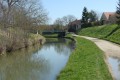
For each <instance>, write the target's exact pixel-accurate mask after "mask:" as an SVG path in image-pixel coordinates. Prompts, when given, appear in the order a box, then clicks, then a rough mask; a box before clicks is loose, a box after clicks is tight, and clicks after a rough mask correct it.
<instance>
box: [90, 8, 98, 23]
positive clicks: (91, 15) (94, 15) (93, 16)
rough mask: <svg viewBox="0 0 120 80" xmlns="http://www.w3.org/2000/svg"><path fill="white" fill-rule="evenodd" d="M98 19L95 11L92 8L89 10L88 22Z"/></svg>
mask: <svg viewBox="0 0 120 80" xmlns="http://www.w3.org/2000/svg"><path fill="white" fill-rule="evenodd" d="M96 21H98V16H97V13H96V12H95V11H93V10H91V11H90V12H89V22H96Z"/></svg>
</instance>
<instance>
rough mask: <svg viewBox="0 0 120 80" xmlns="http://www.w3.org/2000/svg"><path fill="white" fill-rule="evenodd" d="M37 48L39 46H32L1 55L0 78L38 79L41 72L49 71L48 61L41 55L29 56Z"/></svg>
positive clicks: (7, 79)
mask: <svg viewBox="0 0 120 80" xmlns="http://www.w3.org/2000/svg"><path fill="white" fill-rule="evenodd" d="M38 49H40V47H39V46H34V47H30V48H29V49H23V50H20V51H15V52H14V53H12V54H9V55H6V56H2V57H1V58H0V79H2V80H39V79H40V78H41V77H43V76H42V75H43V74H45V73H48V72H49V69H48V68H50V67H49V62H48V61H46V60H44V59H43V58H42V57H39V58H37V57H35V58H34V59H32V58H31V57H32V56H33V55H34V54H33V53H36V52H37V51H38ZM36 54H37V53H36ZM43 72H45V73H43ZM41 74H42V75H41Z"/></svg>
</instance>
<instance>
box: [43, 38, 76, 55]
mask: <svg viewBox="0 0 120 80" xmlns="http://www.w3.org/2000/svg"><path fill="white" fill-rule="evenodd" d="M47 40H48V41H47V42H46V44H45V45H44V48H45V49H49V48H50V47H51V46H52V47H54V48H55V50H56V52H57V53H59V54H68V53H69V51H70V50H73V49H74V48H75V43H74V42H73V41H71V40H69V39H64V38H61V39H56V38H55V39H52V40H53V41H52V40H50V39H47Z"/></svg>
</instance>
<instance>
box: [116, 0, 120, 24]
mask: <svg viewBox="0 0 120 80" xmlns="http://www.w3.org/2000/svg"><path fill="white" fill-rule="evenodd" d="M116 14H117V15H116V18H117V24H118V25H120V0H119V1H118V6H117V11H116Z"/></svg>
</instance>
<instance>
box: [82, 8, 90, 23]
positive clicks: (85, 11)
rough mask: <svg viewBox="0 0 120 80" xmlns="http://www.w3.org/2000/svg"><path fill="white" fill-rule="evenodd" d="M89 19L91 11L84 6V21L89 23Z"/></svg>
mask: <svg viewBox="0 0 120 80" xmlns="http://www.w3.org/2000/svg"><path fill="white" fill-rule="evenodd" d="M88 19H89V13H88V11H87V8H86V7H84V9H83V12H82V23H83V24H86V23H88Z"/></svg>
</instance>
